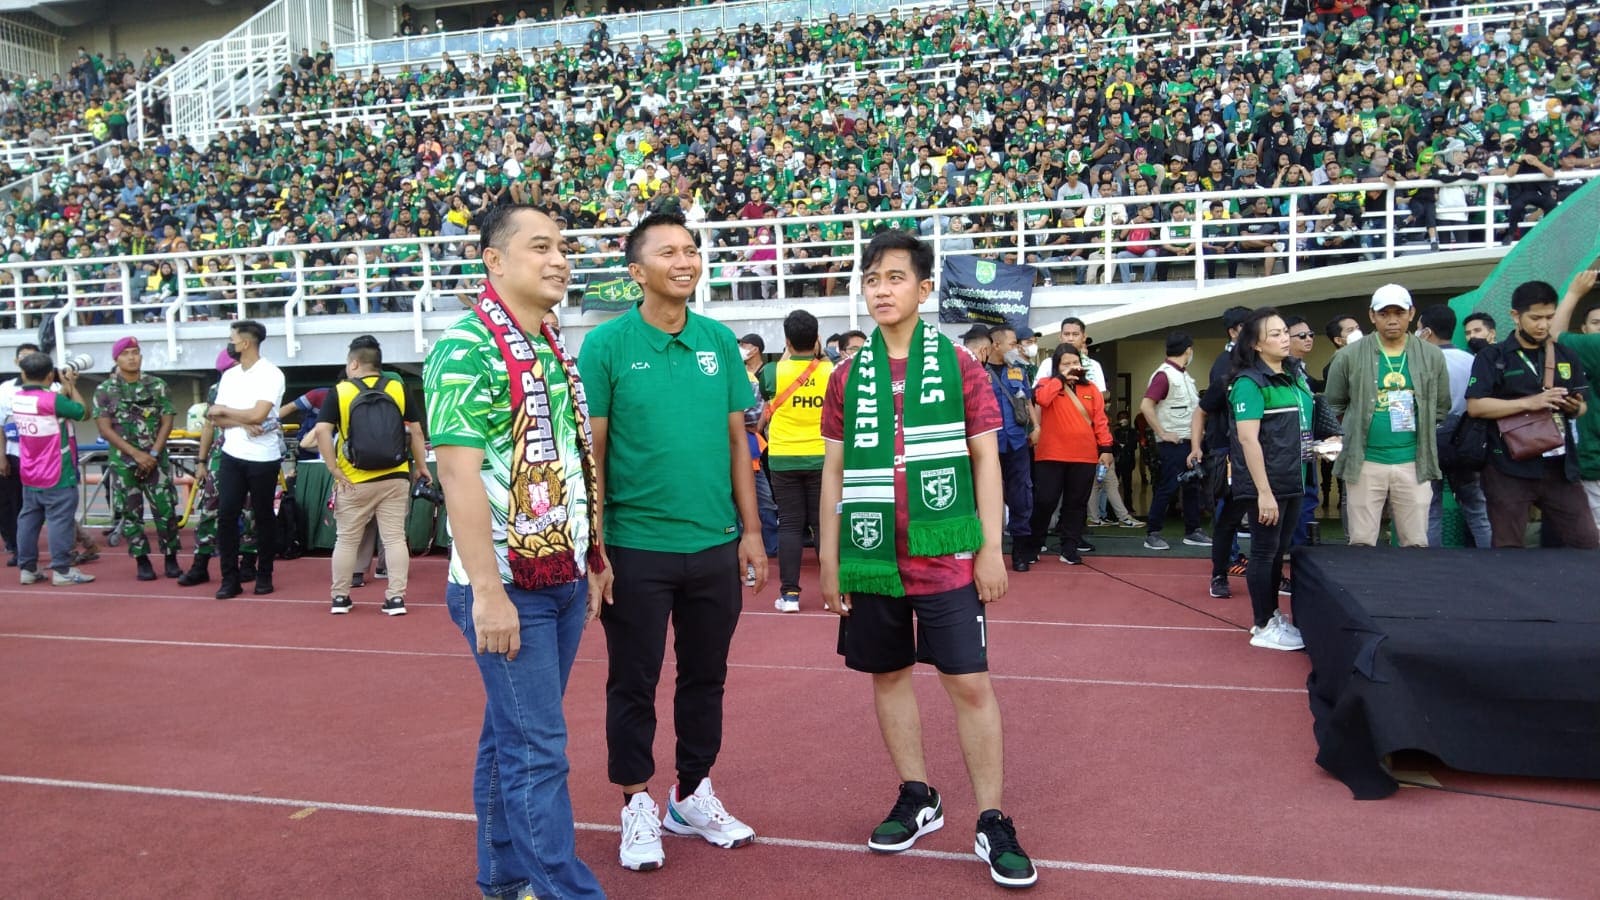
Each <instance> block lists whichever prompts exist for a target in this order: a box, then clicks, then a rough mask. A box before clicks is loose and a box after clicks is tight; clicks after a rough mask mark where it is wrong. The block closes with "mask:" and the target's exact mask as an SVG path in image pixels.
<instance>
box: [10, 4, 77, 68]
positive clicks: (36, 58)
mask: <svg viewBox="0 0 1600 900" xmlns="http://www.w3.org/2000/svg"><path fill="white" fill-rule="evenodd" d="M13 8H15V7H13ZM63 68H64V67H63V66H62V65H61V35H59V34H52V33H51V32H49V31H45V30H44V29H42V28H35V27H33V26H32V25H28V24H25V23H23V22H19V21H17V20H16V19H14V18H12V17H11V16H0V72H3V73H5V74H7V75H12V76H16V77H19V78H27V77H28V76H30V75H38V76H40V77H42V78H53V77H55V75H56V74H57V73H58V72H60V71H61V70H62V69H63Z"/></svg>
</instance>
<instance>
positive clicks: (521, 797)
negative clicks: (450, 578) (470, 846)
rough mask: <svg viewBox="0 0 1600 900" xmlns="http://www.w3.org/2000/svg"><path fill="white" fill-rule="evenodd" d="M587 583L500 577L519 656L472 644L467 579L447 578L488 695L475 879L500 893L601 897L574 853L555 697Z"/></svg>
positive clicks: (477, 787) (477, 797) (477, 775)
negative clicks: (522, 585) (508, 581)
mask: <svg viewBox="0 0 1600 900" xmlns="http://www.w3.org/2000/svg"><path fill="white" fill-rule="evenodd" d="M588 585H589V583H588V580H587V579H581V578H580V579H579V580H577V581H574V582H572V583H571V584H564V585H560V586H559V587H553V588H546V589H545V590H542V591H525V590H521V589H518V588H516V587H513V586H511V585H506V596H507V597H509V598H510V599H511V602H512V603H513V604H514V605H515V606H516V607H517V614H518V617H519V618H520V620H521V624H522V650H521V652H519V653H518V654H517V658H516V659H515V660H507V659H506V657H505V655H504V654H490V653H484V654H480V653H477V647H478V637H477V634H476V632H475V631H474V630H473V626H472V588H470V587H467V586H466V585H459V584H452V585H450V586H449V588H448V589H447V590H446V592H445V604H446V605H447V606H448V607H449V610H450V618H451V619H452V620H454V621H455V623H456V627H458V628H460V629H461V633H462V634H464V635H466V638H467V645H468V646H469V647H471V648H472V650H473V658H474V659H475V660H476V661H477V663H478V671H479V673H480V674H482V676H483V690H484V693H485V694H486V695H487V697H488V702H487V703H486V704H485V706H484V713H483V734H482V736H481V737H480V738H479V739H478V760H477V767H476V769H475V770H474V772H473V778H472V804H473V807H474V808H475V809H476V810H477V813H478V889H479V890H481V891H482V892H483V893H484V894H485V895H486V896H490V897H505V896H508V895H514V894H515V893H516V892H518V891H521V890H523V889H525V888H529V887H531V888H532V889H533V893H534V895H535V896H537V897H604V896H605V893H604V892H603V891H602V890H601V889H600V882H599V881H597V880H596V879H595V877H594V873H593V872H591V871H590V870H589V867H588V866H586V865H584V863H583V861H582V860H580V859H578V852H577V848H576V846H575V845H574V839H573V832H574V829H573V814H572V798H571V797H570V796H569V795H568V793H567V722H566V718H565V717H564V715H563V714H562V711H561V698H562V695H563V694H565V693H566V690H567V675H568V674H569V673H570V672H571V671H572V661H573V659H574V658H575V657H576V656H577V654H578V641H579V639H581V638H582V637H583V622H584V617H585V615H586V614H587V610H588V595H589V587H588Z"/></svg>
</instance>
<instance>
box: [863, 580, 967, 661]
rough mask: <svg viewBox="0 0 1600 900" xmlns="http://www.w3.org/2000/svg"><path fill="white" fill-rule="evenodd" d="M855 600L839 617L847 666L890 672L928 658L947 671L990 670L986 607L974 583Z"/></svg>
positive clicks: (873, 595) (872, 595)
mask: <svg viewBox="0 0 1600 900" xmlns="http://www.w3.org/2000/svg"><path fill="white" fill-rule="evenodd" d="M850 601H851V602H850V615H848V616H841V617H840V618H839V655H840V656H843V657H844V664H845V665H846V666H849V667H850V668H852V669H855V670H856V671H858V672H872V673H884V672H898V671H900V670H901V669H904V668H907V667H908V666H911V665H913V664H915V663H919V662H924V663H929V664H931V665H932V666H934V667H935V668H937V669H938V670H939V671H940V672H943V673H944V674H946V675H971V674H973V673H975V672H987V671H989V647H988V644H989V638H988V628H987V625H986V621H985V619H984V616H985V610H984V605H983V603H982V602H981V601H979V600H978V589H977V587H975V586H974V585H972V584H968V585H966V586H965V587H959V588H956V589H955V590H953V591H945V592H944V593H941V594H922V595H919V596H914V597H885V596H882V595H879V594H851V595H850ZM913 620H914V622H915V624H913Z"/></svg>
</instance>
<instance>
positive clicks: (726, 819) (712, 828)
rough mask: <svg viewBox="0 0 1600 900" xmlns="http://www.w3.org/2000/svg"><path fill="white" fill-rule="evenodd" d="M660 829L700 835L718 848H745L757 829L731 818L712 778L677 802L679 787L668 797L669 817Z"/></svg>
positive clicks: (702, 781)
mask: <svg viewBox="0 0 1600 900" xmlns="http://www.w3.org/2000/svg"><path fill="white" fill-rule="evenodd" d="M661 826H662V827H663V828H665V829H667V830H668V831H670V832H672V833H673V834H681V835H686V836H687V835H696V834H698V835H700V836H701V837H703V838H705V839H706V840H707V841H710V842H711V843H713V844H716V845H717V846H718V847H724V848H733V847H743V846H744V845H745V844H748V843H751V842H753V841H754V840H755V839H756V832H755V829H753V828H751V827H750V826H749V825H746V824H745V823H743V822H741V821H739V820H738V819H735V818H734V817H733V816H732V815H729V813H728V811H727V810H726V809H723V808H722V801H721V800H718V799H717V795H716V792H715V791H713V790H712V789H711V779H710V778H705V779H702V780H701V781H700V786H699V787H697V788H695V790H694V793H693V794H690V795H689V796H688V797H685V798H684V799H682V800H679V799H678V786H677V785H673V786H672V793H670V794H668V795H667V815H666V817H665V818H663V819H662V820H661Z"/></svg>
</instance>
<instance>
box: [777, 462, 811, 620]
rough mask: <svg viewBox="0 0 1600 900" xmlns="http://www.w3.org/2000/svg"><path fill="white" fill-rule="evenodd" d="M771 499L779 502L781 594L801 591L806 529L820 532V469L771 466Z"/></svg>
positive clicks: (779, 574)
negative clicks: (785, 469)
mask: <svg viewBox="0 0 1600 900" xmlns="http://www.w3.org/2000/svg"><path fill="white" fill-rule="evenodd" d="M767 480H768V481H769V482H771V484H772V499H773V502H775V503H777V504H778V580H779V581H780V582H782V590H783V592H784V593H786V594H787V593H795V594H798V593H800V551H801V549H802V548H803V547H804V545H805V542H806V528H807V527H808V526H809V527H813V528H817V529H818V530H819V531H820V529H821V527H822V526H821V524H820V522H819V520H818V515H819V513H820V510H821V507H822V471H821V470H820V469H816V470H810V471H792V472H785V471H779V470H777V469H771V470H769V471H768V472H767Z"/></svg>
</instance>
